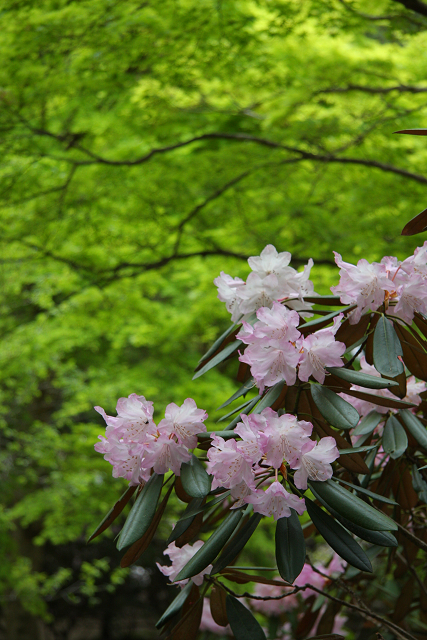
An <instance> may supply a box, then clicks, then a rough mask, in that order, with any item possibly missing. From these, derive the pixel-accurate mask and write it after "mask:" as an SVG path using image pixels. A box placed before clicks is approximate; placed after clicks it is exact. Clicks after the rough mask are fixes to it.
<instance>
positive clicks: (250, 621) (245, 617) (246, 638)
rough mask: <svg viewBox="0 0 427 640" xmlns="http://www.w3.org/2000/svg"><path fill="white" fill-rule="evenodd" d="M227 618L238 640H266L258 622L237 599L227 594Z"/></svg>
mask: <svg viewBox="0 0 427 640" xmlns="http://www.w3.org/2000/svg"><path fill="white" fill-rule="evenodd" d="M225 603H226V609H227V618H228V621H229V623H230V627H231V630H232V632H233V635H234V637H235V638H236V640H266V638H265V634H264V631H263V630H262V628H261V625H260V624H259V622H258V620H257V619H256V618H254V616H253V614H252V613H251V612H250V611H249V609H247V608H246V607H245V606H244V605H243V604H242V603H241V602H239V600H238V599H237V598H235V597H234V596H230V595H229V594H227V598H226V601H225Z"/></svg>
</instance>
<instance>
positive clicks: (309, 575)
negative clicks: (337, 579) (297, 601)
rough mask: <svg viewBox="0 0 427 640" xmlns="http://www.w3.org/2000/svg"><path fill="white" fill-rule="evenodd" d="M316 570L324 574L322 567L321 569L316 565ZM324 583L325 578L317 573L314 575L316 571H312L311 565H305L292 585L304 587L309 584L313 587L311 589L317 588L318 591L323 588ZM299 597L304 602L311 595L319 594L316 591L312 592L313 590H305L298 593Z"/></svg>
mask: <svg viewBox="0 0 427 640" xmlns="http://www.w3.org/2000/svg"><path fill="white" fill-rule="evenodd" d="M316 568H318V569H320V570H321V571H322V572H324V567H322V566H321V565H316ZM325 582H326V578H324V577H323V576H321V575H320V574H319V573H316V571H315V570H314V569H313V567H311V565H309V564H305V565H304V567H303V569H302V571H301V573H300V574H299V576H298V577H297V579H296V580H295V581H294V585H296V586H297V587H304V586H305V585H306V584H311V585H313V587H317V588H318V589H323V587H324V586H325ZM299 595H300V596H301V597H302V598H303V599H304V600H306V599H307V598H309V597H310V596H312V595H316V596H317V595H319V594H318V593H317V592H316V591H313V589H305V590H304V591H300V592H299Z"/></svg>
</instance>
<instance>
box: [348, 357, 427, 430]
mask: <svg viewBox="0 0 427 640" xmlns="http://www.w3.org/2000/svg"><path fill="white" fill-rule="evenodd" d="M360 366H361V369H360V370H361V373H366V374H368V375H370V376H375V377H378V378H380V377H381V375H380V374H379V373H378V371H377V370H376V369H375V367H374V366H372V365H370V364H368V363H367V362H366V358H365V356H362V357H361V359H360ZM351 389H352V390H354V391H361V392H364V393H366V389H365V388H364V387H360V386H358V385H355V384H353V385H351ZM425 390H426V383H425V382H423V381H421V382H417V381H416V379H415V376H410V377H409V378H407V380H406V396H405V397H404V398H403V400H404V401H405V402H410V403H412V404H415V405H417V406H418V405H419V404H420V403H421V397H420V393H423V391H425ZM339 395H340V396H341V397H342V398H344V400H346V401H347V402H349V403H350V404H352V405H353V407H354V408H355V409H356V410H357V412H358V414H359V415H360V417H361V418H363V417H364V416H366V415H368V413H369V412H370V411H373V410H375V411H377V412H378V413H382V414H388V413H389V412H392V413H397V412H398V409H393V408H390V407H383V406H382V405H379V404H374V403H373V402H367V401H366V400H361V399H360V398H355V397H353V396H350V395H348V394H347V393H340V394H339ZM373 395H374V394H373ZM375 395H377V396H381V397H382V398H390V399H396V396H394V395H393V394H392V393H391V391H390V390H389V389H375ZM412 410H413V411H416V409H415V407H414V408H413V409H412Z"/></svg>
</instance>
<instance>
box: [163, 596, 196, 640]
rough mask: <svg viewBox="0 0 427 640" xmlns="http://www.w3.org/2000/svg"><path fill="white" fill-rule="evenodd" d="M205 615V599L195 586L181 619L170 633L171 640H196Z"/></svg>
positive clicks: (185, 603) (183, 609)
mask: <svg viewBox="0 0 427 640" xmlns="http://www.w3.org/2000/svg"><path fill="white" fill-rule="evenodd" d="M202 613H203V598H201V597H200V589H199V587H198V586H197V585H195V584H193V586H192V587H191V591H190V593H189V595H188V597H187V600H186V601H185V602H184V606H183V607H182V613H181V619H180V620H178V622H177V623H176V625H175V626H174V628H173V629H172V631H171V632H170V636H168V637H170V639H171V640H196V638H197V636H198V635H199V627H200V622H201V619H202Z"/></svg>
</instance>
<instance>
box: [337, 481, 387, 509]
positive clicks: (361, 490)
mask: <svg viewBox="0 0 427 640" xmlns="http://www.w3.org/2000/svg"><path fill="white" fill-rule="evenodd" d="M332 480H335V481H336V482H337V481H338V482H341V484H345V485H347V487H351V488H352V489H355V490H356V491H358V492H359V493H363V494H364V495H365V496H369V497H370V498H372V499H373V500H378V502H385V503H386V504H395V505H397V502H395V501H394V500H391V498H386V497H385V496H380V495H379V494H378V493H373V492H372V491H369V490H368V489H365V488H364V487H358V486H357V485H356V484H351V482H347V481H346V480H341V478H336V477H335V476H334V477H333V478H332Z"/></svg>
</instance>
